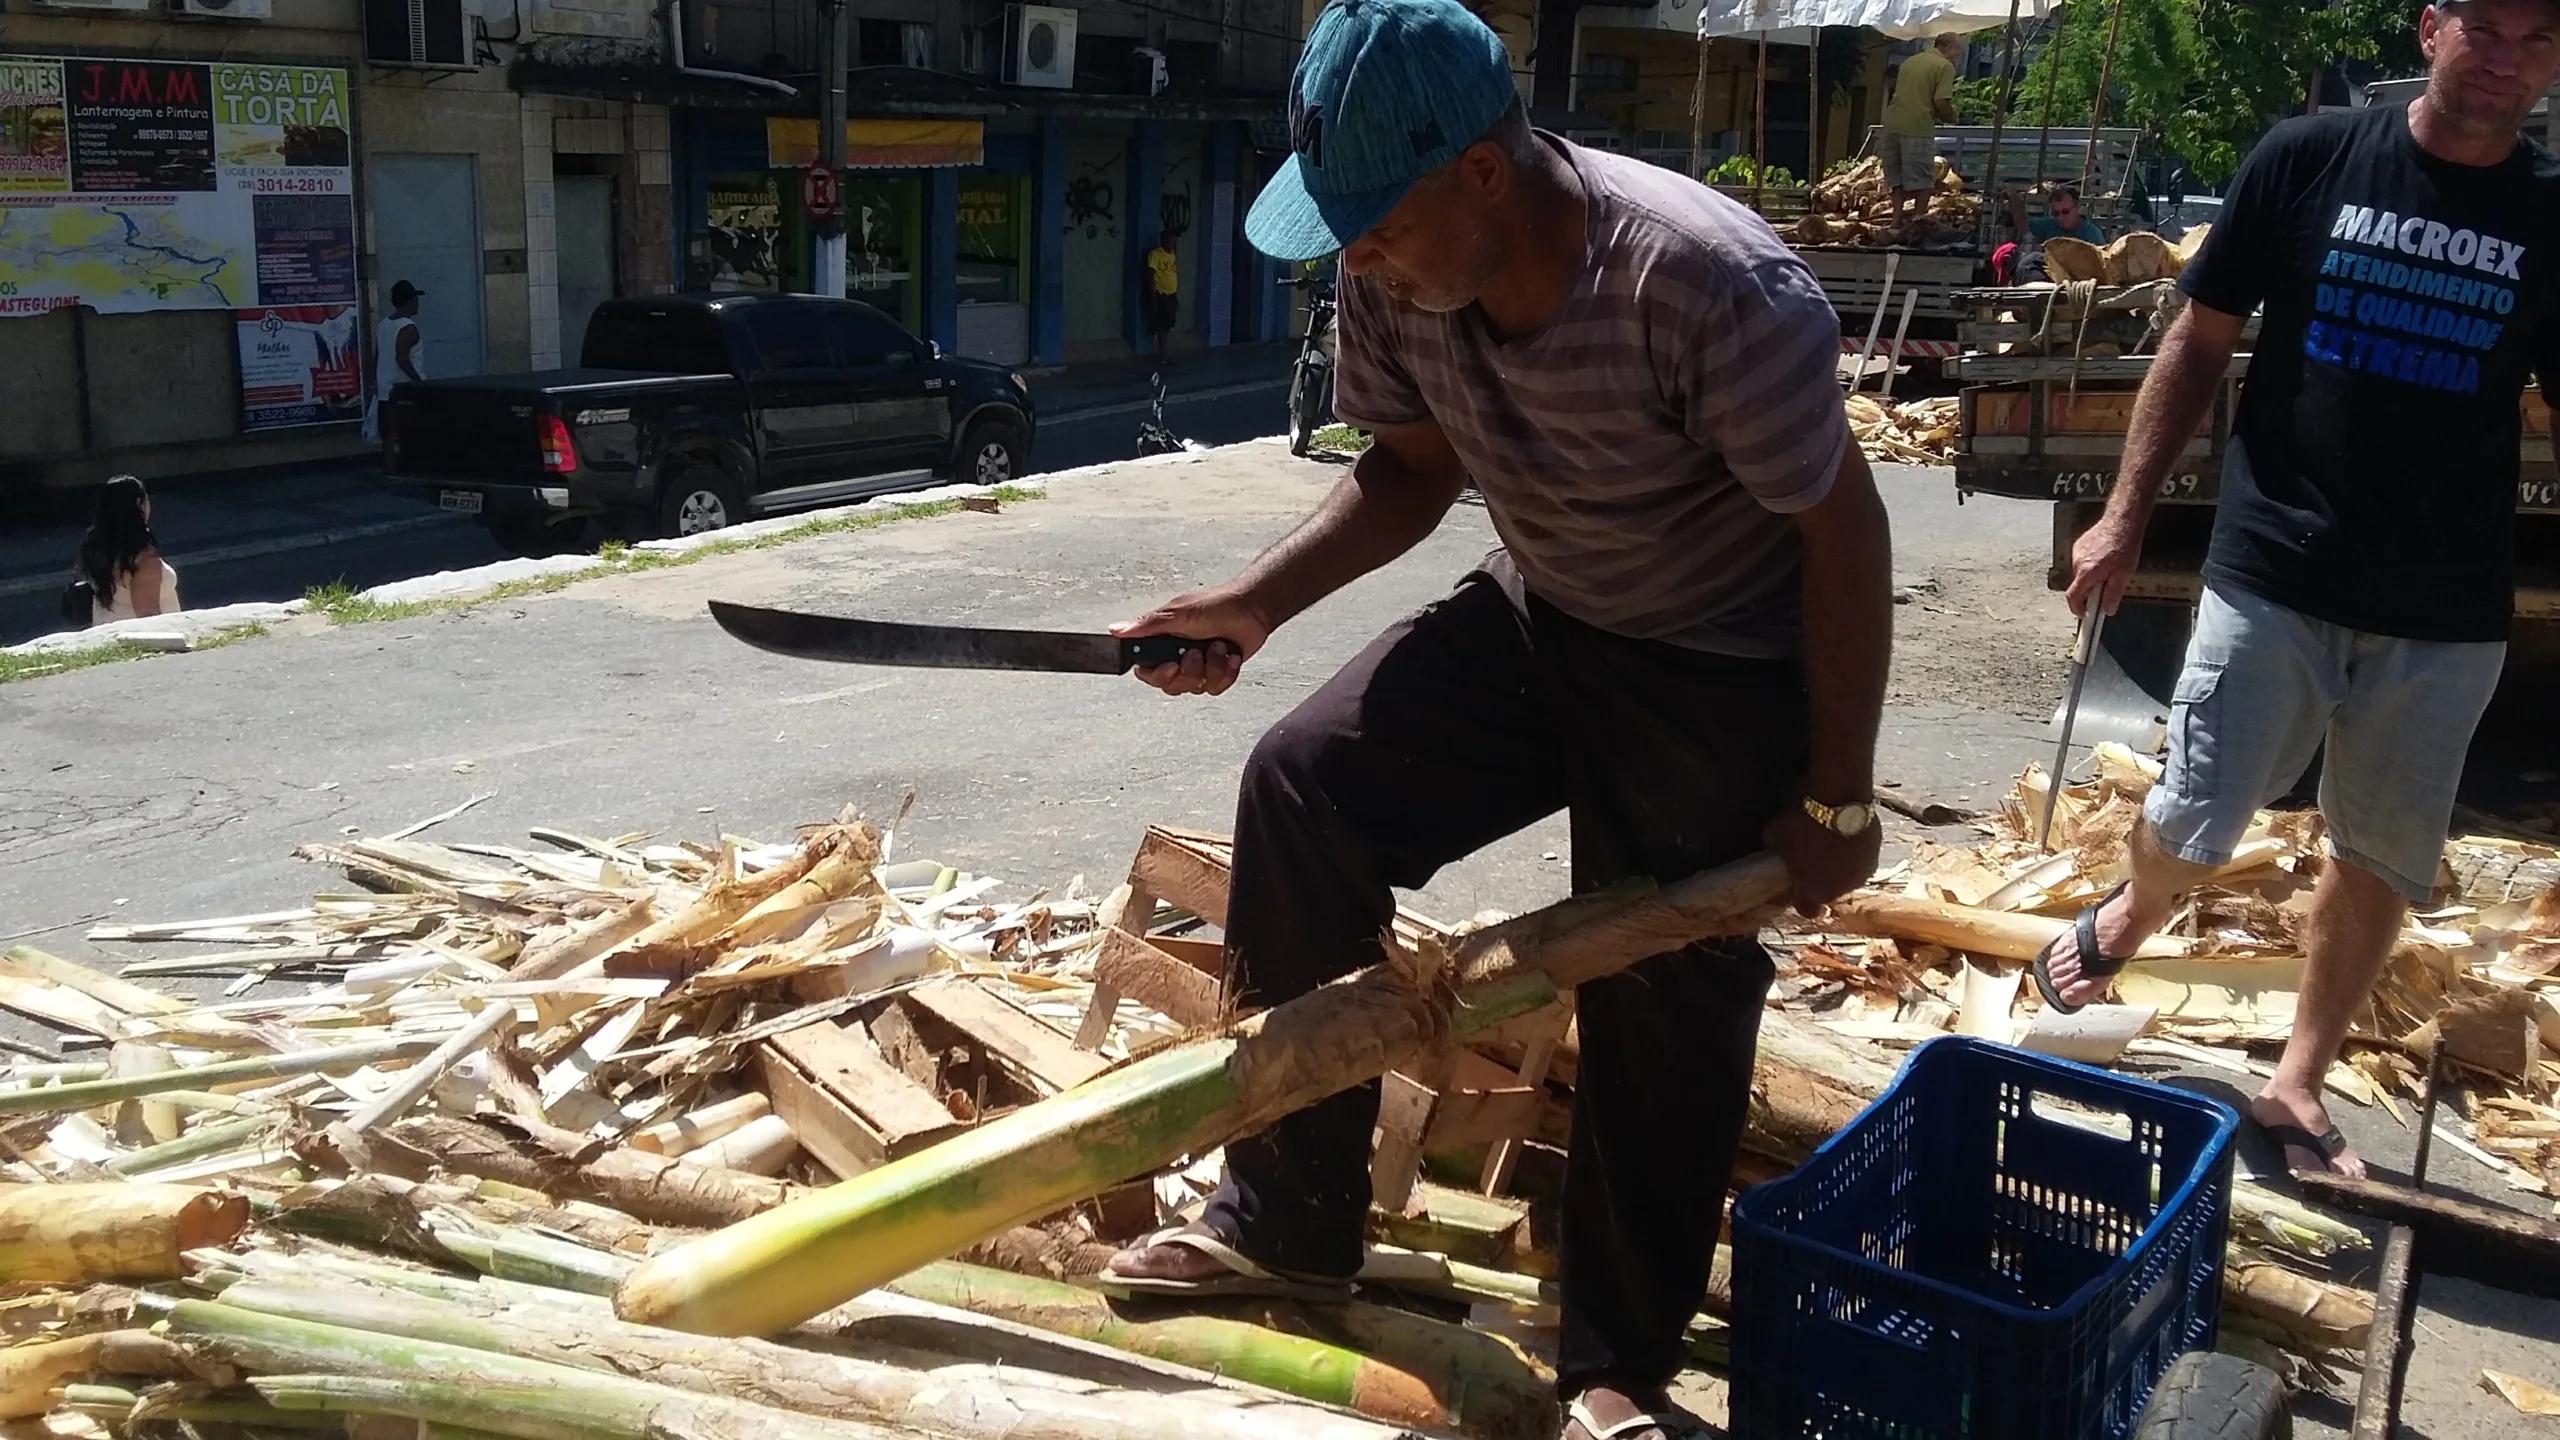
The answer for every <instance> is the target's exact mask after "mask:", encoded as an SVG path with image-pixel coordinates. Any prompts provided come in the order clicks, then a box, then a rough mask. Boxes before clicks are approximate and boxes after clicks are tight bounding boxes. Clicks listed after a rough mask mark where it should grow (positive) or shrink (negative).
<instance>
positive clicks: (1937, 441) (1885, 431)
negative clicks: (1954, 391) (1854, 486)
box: [1849, 392, 1963, 465]
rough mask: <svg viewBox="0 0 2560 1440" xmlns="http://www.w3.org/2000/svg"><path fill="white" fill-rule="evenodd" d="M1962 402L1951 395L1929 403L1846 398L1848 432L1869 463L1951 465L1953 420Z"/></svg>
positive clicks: (1855, 394)
mask: <svg viewBox="0 0 2560 1440" xmlns="http://www.w3.org/2000/svg"><path fill="white" fill-rule="evenodd" d="M1962 404H1963V402H1962V401H1961V400H1960V399H1958V398H1957V397H1956V396H1953V395H1942V396H1939V397H1936V398H1934V399H1929V400H1879V399H1877V398H1876V397H1875V396H1872V395H1868V394H1865V393H1862V392H1852V393H1851V394H1850V396H1849V433H1851V434H1853V435H1855V436H1857V437H1858V449H1859V450H1860V451H1861V452H1863V453H1864V454H1865V455H1866V457H1867V458H1868V459H1870V460H1880V461H1883V462H1885V463H1887V464H1892V465H1952V464H1954V463H1955V458H1956V420H1957V412H1958V407H1960V406H1961V405H1962Z"/></svg>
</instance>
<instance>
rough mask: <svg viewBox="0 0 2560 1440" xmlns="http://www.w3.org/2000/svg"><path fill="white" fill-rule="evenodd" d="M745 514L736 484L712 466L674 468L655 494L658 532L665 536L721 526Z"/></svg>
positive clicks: (681, 534)
mask: <svg viewBox="0 0 2560 1440" xmlns="http://www.w3.org/2000/svg"><path fill="white" fill-rule="evenodd" d="M746 518H747V507H746V502H744V501H743V500H740V499H739V498H738V487H737V485H736V484H734V483H733V482H732V481H731V480H730V479H729V477H728V476H726V475H724V474H722V473H721V472H720V470H719V468H718V467H716V466H712V465H701V464H695V465H687V466H684V467H682V468H680V469H678V470H677V471H676V472H675V473H674V474H672V475H670V476H668V477H667V481H666V485H665V487H664V488H663V489H662V490H661V492H660V494H659V496H658V534H659V535H660V536H661V537H662V538H665V539H669V540H673V539H677V538H679V537H681V536H686V535H701V534H705V533H707V532H709V531H713V530H724V529H727V528H728V527H729V526H732V525H735V524H737V523H738V522H739V521H741V520H744V519H746Z"/></svg>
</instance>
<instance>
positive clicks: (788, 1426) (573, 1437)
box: [164, 1287, 899, 1440]
mask: <svg viewBox="0 0 2560 1440" xmlns="http://www.w3.org/2000/svg"><path fill="white" fill-rule="evenodd" d="M235 1288H237V1287H235ZM164 1323H165V1325H166V1327H167V1331H168V1334H169V1336H170V1338H172V1339H174V1340H177V1341H179V1342H180V1343H182V1344H186V1345H189V1346H191V1347H194V1348H198V1349H202V1350H205V1351H209V1352H210V1353H212V1354H214V1355H216V1356H218V1357H220V1358H221V1359H223V1360H224V1361H226V1362H227V1363H230V1364H232V1365H236V1366H238V1367H239V1368H241V1369H243V1370H249V1371H253V1372H263V1373H264V1374H266V1375H268V1376H271V1377H282V1379H281V1381H279V1382H278V1383H270V1382H269V1381H268V1380H266V1379H259V1380H252V1381H251V1382H250V1383H251V1384H252V1385H253V1386H255V1387H256V1388H257V1390H258V1393H259V1394H261V1395H264V1396H266V1397H267V1399H268V1401H269V1402H270V1403H272V1404H275V1405H277V1406H280V1407H282V1408H284V1409H287V1410H339V1411H345V1412H354V1413H371V1414H381V1415H402V1416H407V1417H409V1418H411V1419H416V1420H426V1421H432V1422H435V1423H437V1424H443V1425H461V1426H466V1427H468V1428H471V1429H475V1430H487V1431H490V1432H492V1433H494V1434H499V1435H510V1436H515V1437H517V1440H663V1437H664V1436H668V1435H712V1434H721V1435H753V1436H757V1437H759V1440H899V1437H898V1436H897V1433H896V1432H894V1431H891V1430H887V1429H883V1428H882V1427H880V1426H876V1425H870V1424H865V1423H862V1422H860V1421H853V1420H835V1419H820V1418H818V1417H816V1416H811V1415H800V1414H795V1413H793V1412H791V1411H788V1410H777V1409H774V1408H773V1407H771V1406H766V1405H750V1404H747V1403H745V1402H743V1401H738V1400H728V1399H723V1398H720V1397H718V1396H712V1395H695V1394H691V1393H688V1392H686V1391H682V1390H675V1389H670V1388H668V1387H667V1386H664V1385H652V1384H649V1383H648V1382H646V1381H641V1380H626V1379H623V1378H622V1377H620V1376H618V1375H605V1374H599V1373H597V1372H595V1371H591V1370H577V1369H572V1368H570V1367H568V1366H566V1365H547V1364H544V1363H541V1362H539V1361H534V1360H519V1359H517V1358H515V1357H514V1356H511V1355H500V1354H494V1353H491V1352H489V1351H485V1350H470V1349H465V1348H463V1347H461V1346H458V1345H443V1344H437V1343H435V1342H433V1341H426V1340H410V1339H405V1338H402V1337H399V1336H392V1335H377V1334H372V1333H369V1332H367V1331H362V1330H349V1329H347V1328H345V1327H343V1326H338V1325H319V1324H314V1323H312V1322H310V1321H307V1320H295V1319H289V1318H286V1317H284V1316H280V1315H261V1314H258V1313H257V1312H255V1311H251V1310H245V1309H242V1308H240V1307H238V1306H236V1305H223V1304H213V1303H208V1302H205V1301H200V1300H181V1301H178V1302H176V1303H174V1304H172V1305H170V1306H169V1318H168V1319H167V1321H166V1322H164ZM341 1402H343V1403H341Z"/></svg>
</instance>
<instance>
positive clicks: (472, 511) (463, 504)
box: [436, 490, 480, 515]
mask: <svg viewBox="0 0 2560 1440" xmlns="http://www.w3.org/2000/svg"><path fill="white" fill-rule="evenodd" d="M436 504H437V505H439V506H441V507H442V508H444V509H447V510H453V511H458V512H459V513H461V514H464V515H477V514H479V513H480V492H479V491H477V490H439V491H437V492H436Z"/></svg>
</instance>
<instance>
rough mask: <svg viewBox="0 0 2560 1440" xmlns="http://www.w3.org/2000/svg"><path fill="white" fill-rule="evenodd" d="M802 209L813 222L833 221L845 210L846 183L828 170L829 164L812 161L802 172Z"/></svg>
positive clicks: (821, 161)
mask: <svg viewBox="0 0 2560 1440" xmlns="http://www.w3.org/2000/svg"><path fill="white" fill-rule="evenodd" d="M800 208H801V209H803V210H806V211H808V212H809V218H810V219H812V220H832V219H834V218H835V214H836V212H837V211H838V210H841V209H843V208H844V182H843V181H842V180H840V179H838V178H837V176H836V172H834V171H833V170H830V169H828V168H827V162H825V161H823V160H812V161H810V162H809V168H808V169H806V170H803V171H801V172H800Z"/></svg>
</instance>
